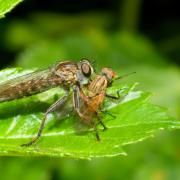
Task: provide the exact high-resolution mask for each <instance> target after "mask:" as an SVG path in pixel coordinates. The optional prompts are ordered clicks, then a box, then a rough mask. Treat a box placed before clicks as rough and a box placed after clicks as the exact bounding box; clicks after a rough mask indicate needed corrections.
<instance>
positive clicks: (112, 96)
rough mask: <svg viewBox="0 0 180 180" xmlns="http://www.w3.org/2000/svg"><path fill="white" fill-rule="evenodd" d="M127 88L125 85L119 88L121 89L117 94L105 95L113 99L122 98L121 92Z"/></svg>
mask: <svg viewBox="0 0 180 180" xmlns="http://www.w3.org/2000/svg"><path fill="white" fill-rule="evenodd" d="M125 89H127V88H126V87H124V88H121V89H119V90H117V92H116V93H117V96H114V95H111V94H107V93H106V94H105V96H106V97H108V98H111V99H120V98H121V95H120V93H121V92H123V91H124V90H125Z"/></svg>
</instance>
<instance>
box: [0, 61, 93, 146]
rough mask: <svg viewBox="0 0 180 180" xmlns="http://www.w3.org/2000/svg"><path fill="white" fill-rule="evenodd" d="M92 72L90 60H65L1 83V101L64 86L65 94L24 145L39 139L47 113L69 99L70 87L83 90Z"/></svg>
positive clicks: (53, 105)
mask: <svg viewBox="0 0 180 180" xmlns="http://www.w3.org/2000/svg"><path fill="white" fill-rule="evenodd" d="M92 74H93V67H92V66H91V64H90V62H89V61H88V60H85V59H84V60H81V61H80V62H78V63H75V62H71V61H65V62H60V63H57V64H56V65H55V66H53V67H51V68H49V69H46V70H42V71H35V72H33V73H30V74H27V75H23V76H20V77H17V78H14V79H11V80H8V81H6V82H4V83H1V84H0V102H4V101H10V100H13V99H19V98H23V97H26V96H31V95H33V94H37V93H40V92H43V91H46V90H48V89H51V88H53V87H57V86H59V87H61V88H63V90H64V92H65V94H64V96H63V97H61V98H60V99H58V100H57V101H56V102H55V103H54V104H52V105H51V106H50V107H49V108H48V109H47V111H46V112H45V115H44V118H43V119H42V122H41V125H40V127H39V130H38V133H37V136H36V137H35V138H33V139H32V140H31V141H30V142H29V143H27V144H23V145H22V146H30V145H32V144H33V143H35V142H36V141H37V140H38V139H39V137H40V136H41V133H42V130H43V128H44V124H45V121H46V118H47V114H48V113H50V112H53V111H55V110H56V109H58V108H60V107H62V105H63V104H64V103H65V102H66V101H67V99H68V96H69V93H70V88H72V89H73V92H75V89H77V87H76V86H78V89H80V90H81V87H82V86H83V85H85V84H87V83H88V82H89V79H90V77H91V75H92Z"/></svg>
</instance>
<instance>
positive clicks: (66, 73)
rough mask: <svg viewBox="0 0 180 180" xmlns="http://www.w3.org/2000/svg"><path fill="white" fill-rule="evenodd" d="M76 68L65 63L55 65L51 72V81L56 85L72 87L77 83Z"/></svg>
mask: <svg viewBox="0 0 180 180" xmlns="http://www.w3.org/2000/svg"><path fill="white" fill-rule="evenodd" d="M77 71H78V67H77V65H76V64H75V63H73V62H70V61H65V62H63V63H59V64H58V65H56V67H55V69H54V70H53V72H54V73H53V81H54V82H56V85H58V84H59V85H72V84H75V82H77V76H76V74H77Z"/></svg>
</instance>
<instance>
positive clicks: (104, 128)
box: [96, 112, 107, 131]
mask: <svg viewBox="0 0 180 180" xmlns="http://www.w3.org/2000/svg"><path fill="white" fill-rule="evenodd" d="M96 117H97V120H98V122H99V123H100V124H101V126H102V127H103V130H104V131H105V130H106V129H107V127H106V126H105V125H104V123H103V122H102V120H101V118H100V116H99V114H98V112H96Z"/></svg>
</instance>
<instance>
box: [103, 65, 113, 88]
mask: <svg viewBox="0 0 180 180" xmlns="http://www.w3.org/2000/svg"><path fill="white" fill-rule="evenodd" d="M101 74H102V75H103V76H105V77H106V79H107V82H108V85H110V84H111V83H112V81H113V79H114V78H115V77H116V73H115V72H114V71H113V70H112V69H110V68H102V70H101Z"/></svg>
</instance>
